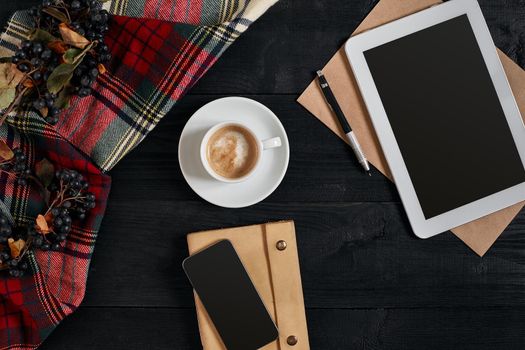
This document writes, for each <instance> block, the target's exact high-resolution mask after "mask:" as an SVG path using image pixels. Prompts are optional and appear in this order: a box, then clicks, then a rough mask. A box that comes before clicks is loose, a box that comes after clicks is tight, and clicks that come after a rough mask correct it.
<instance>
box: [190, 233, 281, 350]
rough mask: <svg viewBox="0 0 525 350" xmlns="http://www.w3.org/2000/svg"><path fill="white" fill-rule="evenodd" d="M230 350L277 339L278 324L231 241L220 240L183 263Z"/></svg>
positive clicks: (264, 343) (260, 344) (256, 345)
mask: <svg viewBox="0 0 525 350" xmlns="http://www.w3.org/2000/svg"><path fill="white" fill-rule="evenodd" d="M183 267H184V270H185V272H186V275H187V276H188V278H189V280H190V282H191V284H192V285H193V288H194V289H195V291H196V292H197V294H198V295H199V298H200V299H201V301H202V304H203V305H204V307H205V308H206V311H207V312H208V315H209V316H210V318H211V320H212V321H213V324H214V325H215V328H216V329H217V331H218V332H219V334H220V336H221V339H222V341H223V342H224V345H225V346H226V348H227V349H228V350H237V349H238V350H252V349H253V350H254V349H259V348H260V347H262V346H264V345H266V344H268V343H269V342H272V341H274V340H275V339H276V338H277V336H278V332H277V328H276V327H275V324H274V322H273V321H272V319H271V317H270V315H269V314H268V311H267V310H266V307H265V306H264V304H263V302H262V300H261V298H260V297H259V294H258V293H257V290H256V289H255V287H254V285H253V283H252V281H251V280H250V277H249V276H248V273H247V272H246V270H245V269H244V266H243V265H242V262H241V260H240V259H239V256H238V255H237V253H236V252H235V249H234V248H233V246H232V244H231V242H230V241H227V240H224V241H220V242H218V243H216V244H214V245H212V246H211V247H209V248H207V249H204V250H202V251H200V252H198V253H196V254H194V255H192V256H190V257H189V258H187V259H186V260H184V263H183Z"/></svg>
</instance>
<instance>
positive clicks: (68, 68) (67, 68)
mask: <svg viewBox="0 0 525 350" xmlns="http://www.w3.org/2000/svg"><path fill="white" fill-rule="evenodd" d="M75 68H76V65H74V64H69V63H62V64H61V65H59V66H58V67H56V68H55V70H54V71H53V73H51V75H50V76H49V78H48V79H47V90H48V91H49V92H51V93H54V94H58V93H59V92H60V91H61V90H62V89H63V88H64V86H66V85H67V84H69V81H70V80H71V78H72V77H73V71H74V70H75Z"/></svg>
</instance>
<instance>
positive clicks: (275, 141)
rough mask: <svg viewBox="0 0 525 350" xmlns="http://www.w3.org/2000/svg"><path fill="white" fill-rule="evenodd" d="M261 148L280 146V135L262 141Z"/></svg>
mask: <svg viewBox="0 0 525 350" xmlns="http://www.w3.org/2000/svg"><path fill="white" fill-rule="evenodd" d="M262 145H263V150H267V149H272V148H277V147H281V146H282V145H283V143H282V142H281V138H280V137H272V138H271V139H268V140H264V141H262Z"/></svg>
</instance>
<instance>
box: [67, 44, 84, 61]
mask: <svg viewBox="0 0 525 350" xmlns="http://www.w3.org/2000/svg"><path fill="white" fill-rule="evenodd" d="M82 52H83V50H81V49H77V48H76V47H72V48H70V49H69V50H67V51H66V52H64V55H62V59H63V60H64V62H66V63H75V62H76V61H77V60H78V59H80V58H82V57H83V56H84V55H81V54H82Z"/></svg>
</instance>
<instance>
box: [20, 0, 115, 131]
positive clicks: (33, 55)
mask: <svg viewBox="0 0 525 350" xmlns="http://www.w3.org/2000/svg"><path fill="white" fill-rule="evenodd" d="M29 13H30V15H31V16H32V17H33V19H34V22H35V23H34V24H35V28H37V29H38V30H39V33H45V38H46V40H47V41H46V40H44V38H42V37H38V38H33V39H32V40H25V41H23V42H22V45H21V47H20V48H19V49H18V50H17V51H16V52H15V55H14V56H13V58H12V63H14V64H16V65H17V68H18V70H20V71H21V72H22V73H25V74H26V76H27V78H28V80H27V81H26V83H25V84H24V86H25V87H26V88H27V90H30V91H28V92H27V93H26V95H27V98H24V100H23V103H22V105H23V106H25V107H30V108H33V109H34V110H36V111H37V112H39V113H40V114H41V115H42V116H43V117H44V118H45V119H46V121H47V122H48V123H50V124H53V125H54V124H56V123H57V122H58V116H59V114H60V112H61V109H63V108H64V107H65V106H67V103H64V99H63V98H62V99H61V98H59V96H58V95H57V93H56V91H55V93H52V92H50V91H48V88H49V86H48V85H49V84H48V83H47V82H48V79H49V77H50V76H51V75H52V73H53V71H54V70H55V69H56V68H57V67H58V66H60V65H62V64H63V63H64V53H65V51H66V50H67V49H68V47H69V46H68V45H67V43H66V42H64V41H61V40H60V38H61V36H62V33H61V32H60V26H61V25H66V26H67V28H68V29H70V30H71V31H73V32H74V33H76V34H78V35H80V36H81V37H83V38H85V40H88V41H89V42H90V43H92V45H89V50H86V52H84V53H82V60H81V61H80V62H78V64H76V66H75V67H74V68H75V69H74V74H73V75H72V77H71V79H70V80H69V81H68V84H67V91H68V94H69V95H78V96H80V97H87V96H89V95H91V93H92V85H93V83H94V82H95V81H96V79H97V77H98V75H99V73H100V72H101V71H105V67H104V66H103V64H104V63H107V62H108V61H110V60H111V53H110V50H109V47H108V46H107V45H106V44H105V43H104V35H105V34H106V32H107V31H108V30H109V27H108V21H109V18H110V16H109V13H108V12H107V11H106V10H103V9H101V5H100V2H99V1H98V0H43V1H42V5H39V6H34V7H32V8H31V10H30V12H29ZM30 88H34V89H30ZM64 89H66V87H64ZM51 91H54V90H51Z"/></svg>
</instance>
